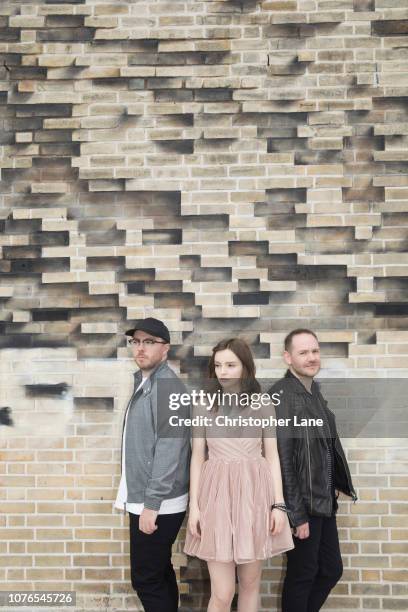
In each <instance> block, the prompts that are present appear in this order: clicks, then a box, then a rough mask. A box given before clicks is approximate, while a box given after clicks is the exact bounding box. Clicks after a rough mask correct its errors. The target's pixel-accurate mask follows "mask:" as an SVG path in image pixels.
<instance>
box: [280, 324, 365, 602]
mask: <svg viewBox="0 0 408 612" xmlns="http://www.w3.org/2000/svg"><path fill="white" fill-rule="evenodd" d="M284 359H285V362H286V363H287V365H288V370H287V372H286V374H285V377H284V378H282V379H281V380H280V381H278V382H277V383H276V384H275V385H274V386H273V387H272V388H271V389H270V394H271V395H272V394H273V393H279V394H280V404H279V405H278V406H276V416H277V417H278V418H285V419H288V420H287V421H286V426H285V427H278V429H277V436H278V449H279V457H280V461H281V470H282V480H283V492H284V497H285V502H286V505H287V510H288V516H289V520H290V522H291V525H292V527H293V535H294V536H295V548H294V549H293V550H290V551H289V552H288V553H286V554H287V570H286V576H285V580H284V585H283V592H282V612H317V611H318V610H320V608H321V607H322V605H323V603H324V602H325V600H326V599H327V597H328V595H329V593H330V591H331V589H332V588H333V587H334V586H335V584H336V583H337V582H338V580H339V579H340V578H341V575H342V572H343V564H342V560H341V554H340V547H339V538H338V533H337V524H336V514H335V513H336V510H337V497H336V491H341V492H342V493H344V494H346V495H348V496H349V497H351V498H352V499H353V501H356V499H357V496H356V494H355V491H354V488H353V484H352V480H351V476H350V470H349V467H348V465H347V460H346V457H345V454H344V451H343V448H342V446H341V442H340V440H339V437H338V434H337V429H336V423H335V417H334V414H333V413H332V412H331V411H330V410H329V409H328V407H327V402H326V400H324V398H323V397H322V395H321V393H320V390H319V387H318V385H317V383H316V382H315V381H314V380H313V378H314V376H316V374H317V373H318V372H319V370H320V349H319V342H318V339H317V336H316V334H315V333H314V332H312V331H311V330H307V329H296V330H293V331H292V332H291V333H290V334H288V336H287V337H286V338H285V351H284ZM303 419H306V421H304V420H303ZM319 419H320V420H319ZM300 423H308V424H307V425H305V424H304V425H300ZM337 495H338V494H337Z"/></svg>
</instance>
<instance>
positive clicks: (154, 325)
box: [125, 317, 170, 343]
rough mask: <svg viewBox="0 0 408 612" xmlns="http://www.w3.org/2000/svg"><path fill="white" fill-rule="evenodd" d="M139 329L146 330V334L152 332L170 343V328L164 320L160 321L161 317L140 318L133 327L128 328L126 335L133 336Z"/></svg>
mask: <svg viewBox="0 0 408 612" xmlns="http://www.w3.org/2000/svg"><path fill="white" fill-rule="evenodd" d="M137 330H140V331H144V332H146V334H151V335H152V336H157V337H158V338H162V339H163V340H165V341H166V342H168V343H170V332H169V330H168V329H167V327H166V326H165V324H164V323H163V321H159V319H155V318H154V317H148V318H147V319H140V320H139V321H136V323H135V326H134V327H133V328H132V329H128V330H127V332H125V334H126V336H133V334H134V333H135V331H137Z"/></svg>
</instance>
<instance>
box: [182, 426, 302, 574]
mask: <svg viewBox="0 0 408 612" xmlns="http://www.w3.org/2000/svg"><path fill="white" fill-rule="evenodd" d="M207 445H208V451H209V458H208V459H207V461H205V462H204V464H203V467H202V471H201V475H200V484H199V499H198V505H199V509H200V528H201V537H196V536H192V535H191V533H190V530H189V529H188V528H187V537H186V543H185V546H184V552H185V553H187V554H188V555H192V556H195V557H199V558H200V559H205V560H206V561H224V562H229V561H234V562H235V563H237V564H239V563H249V562H251V561H255V560H258V559H267V558H268V557H273V556H275V555H279V554H280V553H283V552H285V551H286V550H291V549H292V548H294V545H293V538H292V533H291V529H290V525H289V520H288V517H287V516H286V515H285V526H284V529H283V530H282V532H281V533H280V534H279V535H274V536H273V535H271V532H270V529H269V520H270V507H271V505H272V504H273V502H274V491H273V482H272V476H271V471H270V465H269V464H268V462H267V461H266V459H265V458H264V457H263V456H262V438H255V437H253V438H214V437H212V438H207Z"/></svg>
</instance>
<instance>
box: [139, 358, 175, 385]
mask: <svg viewBox="0 0 408 612" xmlns="http://www.w3.org/2000/svg"><path fill="white" fill-rule="evenodd" d="M165 368H168V365H167V359H166V360H165V361H162V362H161V363H159V365H158V366H156V367H155V369H154V370H153V372H152V373H151V374H150V376H149V377H148V379H147V381H146V382H145V386H144V388H145V390H146V391H150V389H151V386H152V384H153V382H154V379H155V378H156V377H157V374H159V373H160V372H161V371H162V370H164V369H165ZM133 376H134V380H135V388H137V387H138V386H139V385H140V383H141V381H142V370H137V371H136V372H134V373H133Z"/></svg>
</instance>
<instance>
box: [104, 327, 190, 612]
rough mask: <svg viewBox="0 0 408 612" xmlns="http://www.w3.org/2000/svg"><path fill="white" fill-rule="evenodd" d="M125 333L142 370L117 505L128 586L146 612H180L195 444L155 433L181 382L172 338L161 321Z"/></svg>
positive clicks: (183, 436)
mask: <svg viewBox="0 0 408 612" xmlns="http://www.w3.org/2000/svg"><path fill="white" fill-rule="evenodd" d="M126 335H127V336H128V338H129V344H130V345H131V347H132V351H133V357H134V360H135V362H136V364H137V365H138V366H139V370H138V371H137V372H136V373H135V374H134V377H135V381H134V391H133V395H132V397H131V399H130V401H129V404H128V407H127V409H126V413H125V418H124V424H123V434H122V460H121V464H122V475H121V480H120V485H119V491H118V495H117V498H116V503H115V506H116V507H117V508H120V509H123V510H125V511H128V512H129V525H130V567H131V580H132V586H133V588H134V589H135V591H136V592H137V594H138V596H139V599H140V600H141V602H142V604H143V606H144V609H145V612H176V611H177V610H178V587H177V580H176V575H175V572H174V569H173V566H172V563H171V550H172V545H173V543H174V541H175V539H176V537H177V534H178V532H179V530H180V527H181V524H182V522H183V519H184V516H185V513H186V507H187V502H188V481H189V460H190V440H189V432H188V430H184V431H183V432H180V433H179V434H178V435H176V436H173V437H161V436H160V435H159V434H160V432H158V429H159V427H160V417H161V415H163V414H164V413H165V411H166V410H167V409H168V404H167V405H164V403H163V387H165V386H166V385H167V387H168V386H169V385H170V386H172V388H176V387H177V386H179V387H180V386H181V381H180V380H179V379H178V377H177V375H176V374H175V372H173V370H172V369H171V368H170V367H169V366H168V364H167V353H168V351H169V348H170V334H169V330H168V329H167V327H166V326H165V325H164V323H163V322H162V321H159V320H158V319H154V318H152V317H149V318H147V319H143V320H141V321H137V323H136V325H135V327H134V328H133V329H129V330H128V331H127V332H126Z"/></svg>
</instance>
